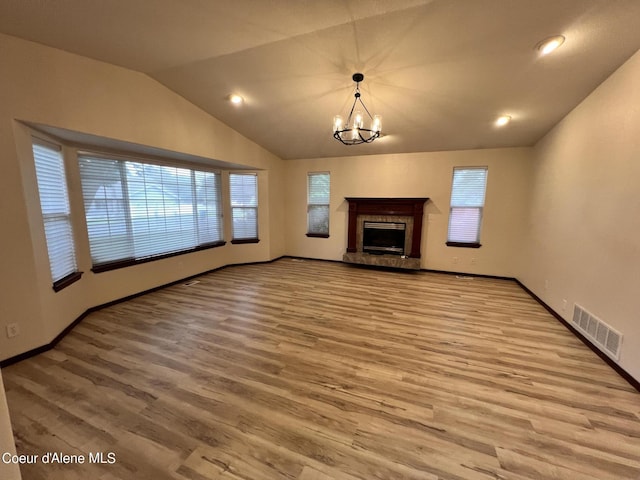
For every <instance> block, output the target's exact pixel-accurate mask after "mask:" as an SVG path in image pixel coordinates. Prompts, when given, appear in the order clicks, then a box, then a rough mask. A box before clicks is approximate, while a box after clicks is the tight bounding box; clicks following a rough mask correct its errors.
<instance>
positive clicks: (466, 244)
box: [446, 165, 489, 248]
mask: <svg viewBox="0 0 640 480" xmlns="http://www.w3.org/2000/svg"><path fill="white" fill-rule="evenodd" d="M470 170H481V171H484V185H483V189H482V202H481V204H480V205H454V199H455V197H456V196H457V192H456V189H455V187H456V186H455V179H456V172H463V171H470ZM488 177H489V167H488V166H486V165H485V166H472V167H453V174H452V176H451V197H450V201H449V219H448V226H447V242H446V245H447V246H448V247H460V248H480V247H481V246H482V244H481V243H480V235H481V232H482V223H483V219H484V207H485V203H486V195H487V181H488ZM461 209H473V210H477V218H478V219H477V227H476V232H477V235H476V239H475V240H474V241H464V240H461V239H453V240H452V239H451V236H452V221H453V219H454V211H455V210H461Z"/></svg>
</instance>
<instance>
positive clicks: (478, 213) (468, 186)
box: [447, 167, 487, 244]
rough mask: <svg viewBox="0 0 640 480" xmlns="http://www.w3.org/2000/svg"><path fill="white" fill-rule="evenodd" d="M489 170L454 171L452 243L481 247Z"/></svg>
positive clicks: (450, 234) (474, 168)
mask: <svg viewBox="0 0 640 480" xmlns="http://www.w3.org/2000/svg"><path fill="white" fill-rule="evenodd" d="M486 185H487V167H470V168H458V167H456V168H454V169H453V184H452V187H451V208H450V211H449V235H448V238H447V240H448V242H449V243H460V244H479V242H480V226H481V224H482V210H483V208H484V197H485V190H486Z"/></svg>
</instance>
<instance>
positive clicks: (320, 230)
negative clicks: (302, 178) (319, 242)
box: [307, 173, 331, 238]
mask: <svg viewBox="0 0 640 480" xmlns="http://www.w3.org/2000/svg"><path fill="white" fill-rule="evenodd" d="M329 175H330V174H329V173H309V174H308V175H307V237H324V238H326V237H328V236H329V193H330V186H331V182H330V176H329Z"/></svg>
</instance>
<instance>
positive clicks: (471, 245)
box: [447, 242, 482, 248]
mask: <svg viewBox="0 0 640 480" xmlns="http://www.w3.org/2000/svg"><path fill="white" fill-rule="evenodd" d="M481 246H482V245H481V244H480V243H478V242H447V247H460V248H480V247H481Z"/></svg>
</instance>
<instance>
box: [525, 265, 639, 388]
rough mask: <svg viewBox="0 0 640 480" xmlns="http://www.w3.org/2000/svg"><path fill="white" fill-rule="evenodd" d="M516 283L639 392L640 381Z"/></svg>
mask: <svg viewBox="0 0 640 480" xmlns="http://www.w3.org/2000/svg"><path fill="white" fill-rule="evenodd" d="M514 280H515V281H516V283H517V284H518V285H519V286H520V288H522V289H523V290H524V291H525V292H527V293H528V294H529V295H531V297H532V298H533V299H534V300H535V301H536V302H538V303H539V304H540V305H542V306H543V307H544V309H545V310H546V311H547V312H549V313H550V314H551V315H553V316H554V317H555V319H556V320H558V321H559V322H560V323H562V324H563V325H564V326H565V327H566V328H567V329H568V330H569V331H570V332H571V333H573V334H574V335H575V336H576V337H578V339H579V340H580V341H581V342H582V343H584V344H585V345H586V346H587V347H589V348H590V349H591V351H593V352H594V353H595V354H596V355H598V356H599V357H600V358H601V359H602V360H604V361H605V363H606V364H607V365H609V366H610V367H611V368H613V369H614V370H615V371H616V373H617V374H618V375H620V376H621V377H622V378H624V379H625V380H626V381H627V383H629V385H631V386H632V387H633V388H635V389H636V390H637V391H638V392H640V381H638V380H636V379H635V378H634V377H633V376H632V375H631V374H630V373H629V372H627V371H626V370H625V369H624V368H622V367H621V366H620V365H618V364H617V363H616V362H614V361H613V360H612V359H611V358H609V357H608V356H607V355H606V354H605V353H603V352H601V351H600V349H599V348H598V347H596V346H595V345H594V344H593V343H591V342H590V341H589V340H588V339H587V338H586V337H585V336H584V335H582V333H581V332H580V331H579V330H576V329H575V328H573V326H572V325H571V324H570V323H569V322H567V321H566V320H565V319H564V318H562V317H561V316H560V314H558V312H556V311H555V310H554V309H553V308H551V307H550V306H549V305H547V304H546V303H545V302H544V301H543V300H542V299H541V298H540V297H538V296H537V295H536V294H535V293H533V292H532V291H531V290H529V288H527V286H526V285H525V284H524V283H522V282H521V281H520V280H518V279H517V278H515V279H514Z"/></svg>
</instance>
